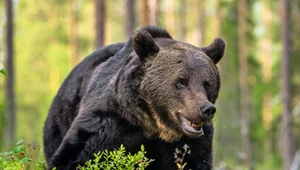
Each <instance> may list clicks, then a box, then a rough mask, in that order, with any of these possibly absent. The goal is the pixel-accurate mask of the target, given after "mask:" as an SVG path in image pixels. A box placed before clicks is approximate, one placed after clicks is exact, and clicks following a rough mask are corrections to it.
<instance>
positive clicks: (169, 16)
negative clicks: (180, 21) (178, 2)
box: [164, 0, 175, 35]
mask: <svg viewBox="0 0 300 170" xmlns="http://www.w3.org/2000/svg"><path fill="white" fill-rule="evenodd" d="M174 3H175V2H174V0H165V4H164V5H165V7H166V29H167V30H168V32H169V33H170V35H175V11H174V10H175V5H174Z"/></svg>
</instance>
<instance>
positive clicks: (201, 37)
mask: <svg viewBox="0 0 300 170" xmlns="http://www.w3.org/2000/svg"><path fill="white" fill-rule="evenodd" d="M198 3H199V5H198V6H199V8H198V10H199V13H198V29H199V45H200V46H201V47H202V46H204V45H205V27H206V24H205V19H206V17H205V9H206V8H205V7H206V4H205V0H201V1H198ZM216 10H218V9H216ZM216 36H218V35H216Z"/></svg>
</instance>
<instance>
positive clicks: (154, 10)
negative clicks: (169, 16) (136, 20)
mask: <svg viewBox="0 0 300 170" xmlns="http://www.w3.org/2000/svg"><path fill="white" fill-rule="evenodd" d="M148 6H149V7H150V8H149V24H150V25H159V24H158V18H159V7H160V5H159V0H148Z"/></svg>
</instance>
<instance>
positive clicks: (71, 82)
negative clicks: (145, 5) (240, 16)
mask: <svg viewBox="0 0 300 170" xmlns="http://www.w3.org/2000/svg"><path fill="white" fill-rule="evenodd" d="M224 50H225V42H224V41H223V40H222V39H220V38H217V39H215V40H214V42H213V43H212V44H210V45H209V46H207V47H202V48H199V47H195V46H193V45H190V44H187V43H185V42H181V41H177V40H174V39H172V37H171V36H170V35H169V33H168V32H167V31H165V30H163V29H161V28H158V27H152V26H148V27H144V28H142V29H140V30H138V31H136V32H135V34H134V35H133V36H132V38H131V39H130V40H129V41H128V42H126V43H118V44H114V45H110V46H106V47H102V48H100V49H98V50H97V51H96V52H94V53H93V54H91V55H90V56H88V57H87V58H85V59H84V60H83V61H82V62H81V63H80V64H79V65H78V66H76V67H75V69H74V70H73V71H72V72H71V73H70V75H69V76H68V77H67V78H66V80H65V81H64V83H63V84H62V86H61V88H60V89H59V91H58V93H57V95H56V97H55V98H54V101H53V103H52V105H51V108H50V111H49V114H48V117H47V120H46V122H45V127H44V152H45V156H46V161H47V164H48V168H49V169H51V168H52V167H57V169H76V166H77V165H78V164H83V163H84V162H85V161H87V160H89V159H92V158H93V153H96V152H99V151H103V150H105V149H108V150H112V149H116V148H119V147H120V145H121V144H123V145H124V146H125V147H126V150H127V151H129V152H131V153H135V152H137V151H138V150H139V148H140V146H141V145H142V144H143V145H144V146H145V149H146V151H147V157H148V158H151V159H154V160H155V161H154V162H152V163H151V164H150V166H149V167H148V169H156V170H157V169H177V168H176V164H175V163H174V151H175V148H182V146H183V145H185V144H187V145H188V146H189V147H190V150H191V153H190V154H189V155H187V156H186V157H185V159H184V162H186V163H187V166H186V168H187V169H193V170H195V169H202V170H203V169H211V168H212V138H213V124H212V121H211V120H212V118H213V116H214V114H215V112H216V108H215V106H214V103H215V101H216V99H217V97H218V93H219V89H220V77H219V73H218V69H217V67H216V64H217V63H218V61H219V60H220V59H221V58H222V56H223V55H224Z"/></svg>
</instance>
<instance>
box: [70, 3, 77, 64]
mask: <svg viewBox="0 0 300 170" xmlns="http://www.w3.org/2000/svg"><path fill="white" fill-rule="evenodd" d="M68 5H69V17H70V21H69V22H70V24H69V41H70V51H71V61H72V66H75V65H77V63H78V62H79V54H78V25H77V20H78V19H77V18H78V16H77V15H78V12H77V0H68Z"/></svg>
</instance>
